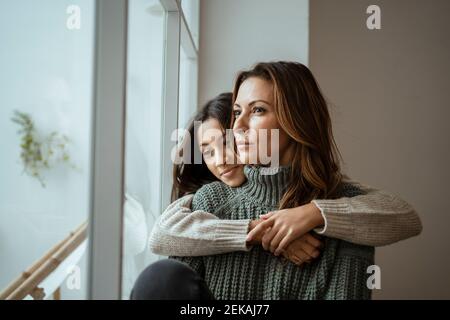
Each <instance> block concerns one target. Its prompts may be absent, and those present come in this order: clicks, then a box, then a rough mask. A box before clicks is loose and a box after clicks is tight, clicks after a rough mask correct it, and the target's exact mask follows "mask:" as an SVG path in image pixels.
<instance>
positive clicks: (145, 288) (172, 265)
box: [130, 259, 200, 300]
mask: <svg viewBox="0 0 450 320" xmlns="http://www.w3.org/2000/svg"><path fill="white" fill-rule="evenodd" d="M199 280H200V277H199V275H198V274H197V273H196V272H195V271H194V270H193V269H192V268H190V267H189V266H188V265H186V264H184V263H182V262H180V261H177V260H173V259H164V260H159V261H157V262H154V263H152V264H151V265H149V266H148V267H147V268H145V269H144V270H143V271H142V272H141V274H140V275H139V277H138V278H137V280H136V282H135V284H134V287H133V290H132V292H131V297H130V298H131V299H132V300H166V299H167V300H177V299H181V300H182V299H197V297H196V294H197V293H198V290H197V286H198V281H199Z"/></svg>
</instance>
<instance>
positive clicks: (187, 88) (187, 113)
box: [178, 49, 197, 132]
mask: <svg viewBox="0 0 450 320" xmlns="http://www.w3.org/2000/svg"><path fill="white" fill-rule="evenodd" d="M196 110H197V59H192V58H188V56H187V55H186V54H185V52H184V50H183V49H181V50H180V90H179V110H178V127H179V128H184V129H186V128H187V124H188V123H189V121H190V119H191V118H192V116H193V115H194V114H195V112H196ZM180 132H182V131H180Z"/></svg>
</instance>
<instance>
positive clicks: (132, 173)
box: [122, 0, 165, 299]
mask: <svg viewBox="0 0 450 320" xmlns="http://www.w3.org/2000/svg"><path fill="white" fill-rule="evenodd" d="M128 14H129V17H128V53H127V59H128V62H127V72H128V74H127V101H126V103H127V106H126V118H127V123H126V154H125V193H126V200H125V208H124V246H123V262H122V263H123V277H122V296H123V298H124V299H128V298H129V294H130V291H131V288H132V286H133V284H134V281H135V279H136V277H137V276H138V274H139V273H140V271H142V270H143V269H144V268H145V267H146V266H147V265H148V264H149V263H151V262H153V261H156V260H157V259H158V256H156V255H153V254H151V253H150V250H149V249H148V247H147V238H148V233H149V231H150V230H151V228H152V226H153V223H154V220H155V217H156V216H157V215H159V214H160V198H161V188H160V173H161V163H160V157H161V152H160V150H161V111H162V86H163V83H162V81H163V53H164V50H163V49H164V21H165V16H164V11H163V9H162V7H161V6H160V4H159V1H154V0H153V1H152V0H131V1H129V9H128Z"/></svg>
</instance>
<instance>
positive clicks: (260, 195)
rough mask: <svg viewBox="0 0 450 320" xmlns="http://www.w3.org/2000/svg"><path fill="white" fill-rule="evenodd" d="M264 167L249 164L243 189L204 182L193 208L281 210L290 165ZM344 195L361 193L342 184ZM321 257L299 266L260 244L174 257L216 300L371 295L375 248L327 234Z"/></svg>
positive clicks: (224, 213) (252, 214) (240, 215)
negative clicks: (241, 249)
mask: <svg viewBox="0 0 450 320" xmlns="http://www.w3.org/2000/svg"><path fill="white" fill-rule="evenodd" d="M264 170H265V168H261V167H256V166H246V167H245V169H244V174H245V175H246V177H247V182H246V183H245V184H244V185H242V186H241V187H238V188H232V187H229V186H227V185H225V184H223V183H221V182H213V183H210V184H208V185H205V186H203V187H202V188H201V189H200V190H199V191H197V193H196V194H195V196H194V199H193V203H192V209H193V210H204V211H207V212H211V213H214V214H215V215H216V216H217V217H219V218H220V219H233V220H241V219H257V218H258V217H259V215H260V214H263V213H266V212H268V211H272V210H275V209H277V207H278V204H279V201H280V199H281V197H282V195H283V193H284V192H285V190H286V187H287V186H288V184H289V168H288V167H281V168H279V171H278V173H275V174H272V175H270V174H264V173H265V172H262V171H264ZM342 189H343V191H342V193H343V194H342V196H346V197H353V196H356V195H358V194H360V191H359V189H358V188H356V187H354V186H352V185H350V184H348V185H344V186H343V188H342ZM323 240H324V244H325V247H324V249H323V250H322V253H321V256H320V257H319V258H318V259H316V260H314V261H313V262H311V263H310V264H303V265H301V266H297V265H295V264H293V263H291V262H289V261H288V260H286V259H284V258H283V257H275V256H274V255H273V254H272V253H271V252H269V251H265V250H264V249H263V248H262V247H261V246H254V247H253V248H252V249H251V250H250V251H248V252H231V253H224V254H217V255H210V256H200V257H171V258H173V259H178V260H180V261H183V262H185V263H187V264H188V265H189V266H191V267H192V268H193V269H194V270H195V271H197V272H198V273H199V274H200V275H201V276H202V277H203V278H204V279H205V281H206V283H207V285H208V287H209V288H210V290H211V292H212V293H213V294H214V296H215V298H216V299H300V300H303V299H370V297H371V292H370V290H369V289H368V288H367V286H366V280H367V278H368V276H369V274H367V273H366V271H367V267H368V266H369V265H372V264H373V263H374V248H373V247H369V246H362V245H355V244H351V243H349V242H346V241H343V240H337V239H332V238H327V237H324V239H323Z"/></svg>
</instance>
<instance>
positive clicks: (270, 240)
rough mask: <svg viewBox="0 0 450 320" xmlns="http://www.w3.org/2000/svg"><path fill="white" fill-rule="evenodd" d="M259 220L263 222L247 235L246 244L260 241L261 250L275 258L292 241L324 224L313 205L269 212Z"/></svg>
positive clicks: (319, 213) (317, 209) (318, 210)
mask: <svg viewBox="0 0 450 320" xmlns="http://www.w3.org/2000/svg"><path fill="white" fill-rule="evenodd" d="M261 218H262V219H263V220H264V221H262V222H260V223H258V224H257V225H256V226H255V227H254V228H253V229H252V230H251V231H250V232H249V233H248V234H247V242H250V243H251V242H252V241H254V240H255V239H261V244H262V246H263V248H264V249H265V250H270V252H272V253H273V254H275V255H276V256H278V255H279V254H280V253H281V252H282V250H284V249H285V248H287V246H288V245H289V244H290V243H291V242H292V241H294V240H295V239H297V238H299V237H301V236H303V235H304V234H306V233H307V232H309V231H311V230H312V229H314V228H316V227H319V226H322V225H323V224H324V223H325V221H324V219H323V217H322V214H321V212H320V209H319V208H317V206H316V205H315V204H314V203H308V204H306V205H303V206H300V207H296V208H292V209H283V210H278V211H273V212H269V213H267V214H265V215H261ZM269 228H270V229H269ZM266 231H267V232H266Z"/></svg>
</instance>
